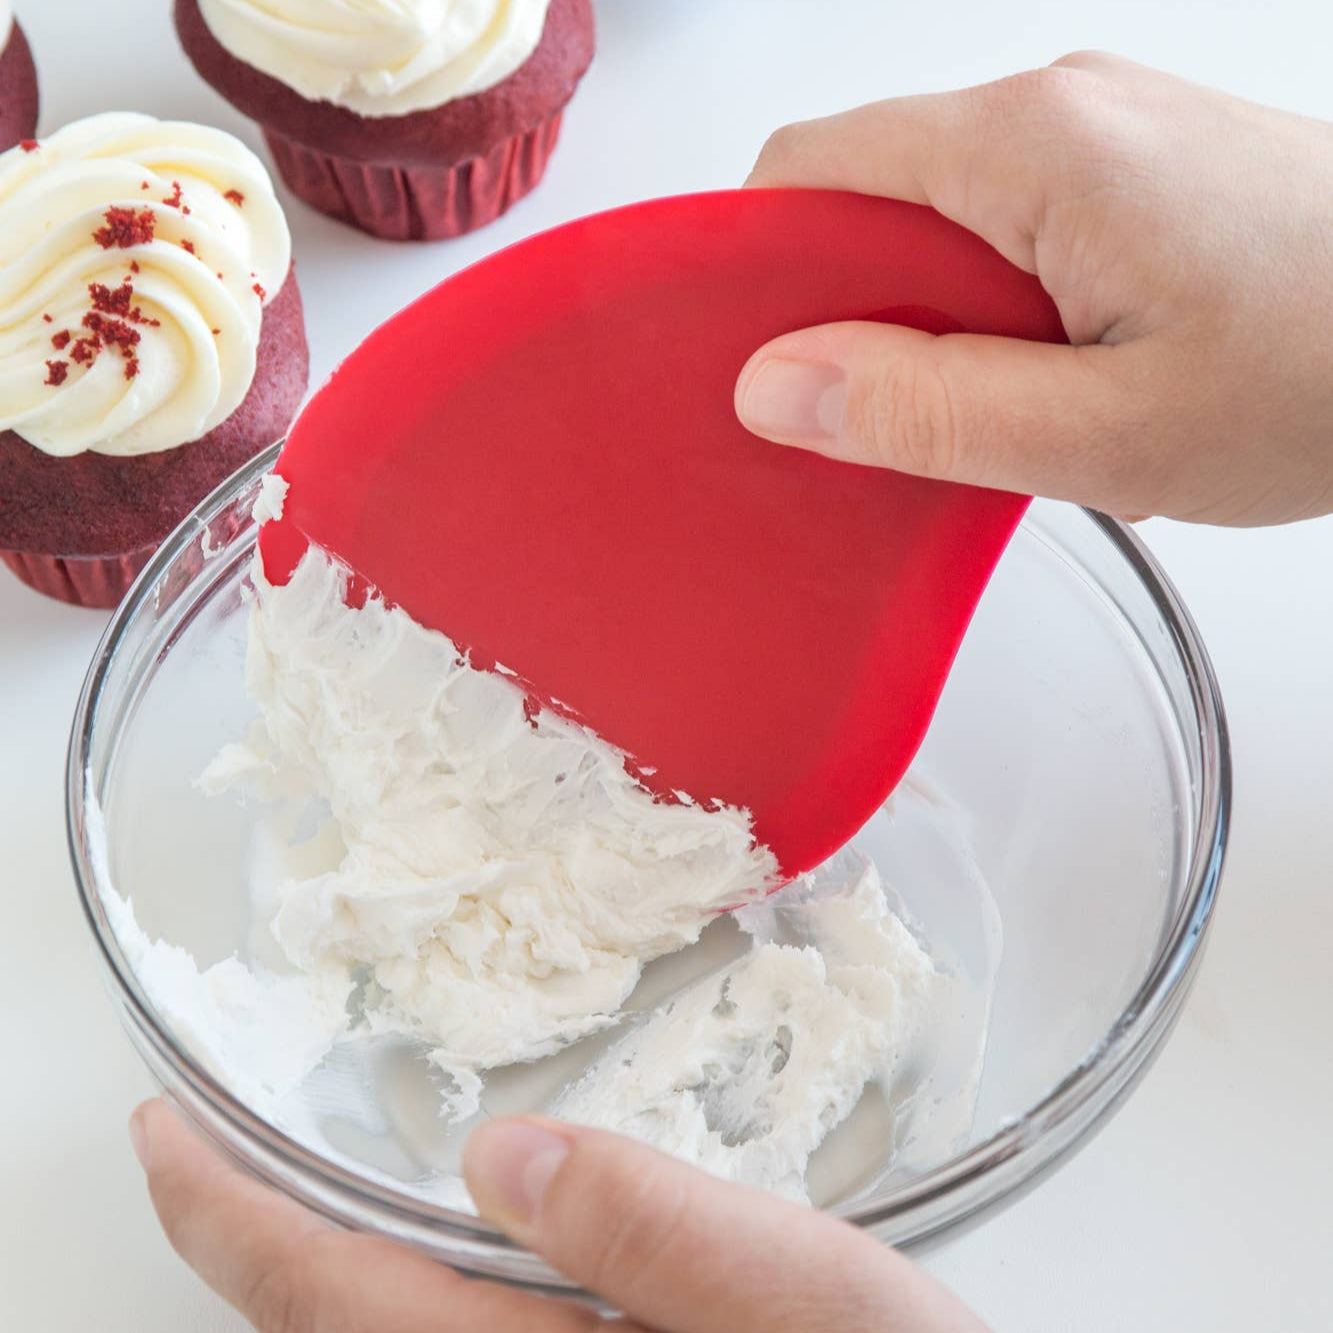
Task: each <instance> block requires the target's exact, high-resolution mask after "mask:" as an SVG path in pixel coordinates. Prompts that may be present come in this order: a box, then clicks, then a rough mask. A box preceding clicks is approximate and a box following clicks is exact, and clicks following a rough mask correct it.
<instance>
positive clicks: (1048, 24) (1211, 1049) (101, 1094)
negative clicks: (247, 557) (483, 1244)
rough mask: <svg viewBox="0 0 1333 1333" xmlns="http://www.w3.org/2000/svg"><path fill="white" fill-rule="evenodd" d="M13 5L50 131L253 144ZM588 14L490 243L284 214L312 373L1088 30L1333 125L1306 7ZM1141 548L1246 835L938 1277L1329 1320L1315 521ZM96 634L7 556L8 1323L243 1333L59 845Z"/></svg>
mask: <svg viewBox="0 0 1333 1333" xmlns="http://www.w3.org/2000/svg"><path fill="white" fill-rule="evenodd" d="M18 9H19V12H20V17H21V18H22V20H23V22H24V24H25V26H26V28H27V30H28V33H29V36H30V38H31V39H32V41H33V45H34V48H35V51H36V54H37V59H38V63H39V65H40V69H41V77H42V97H43V114H42V129H43V131H50V130H52V129H54V128H55V127H57V126H58V125H60V124H62V123H63V122H65V121H66V120H69V119H73V118H75V117H77V116H82V115H86V114H89V113H92V112H96V111H103V110H110V109H124V108H134V109H139V110H144V111H150V112H153V113H155V114H158V115H162V116H178V117H185V118H190V119H197V120H201V121H207V122H212V123H215V124H218V125H222V126H225V127H227V128H230V129H234V130H236V131H237V132H238V133H240V134H241V135H242V136H243V137H244V138H246V139H247V141H249V142H251V143H254V144H256V145H257V144H258V136H257V135H256V134H255V133H254V132H253V130H252V128H251V127H250V125H249V124H248V123H246V122H244V121H242V120H241V119H240V118H239V117H238V116H237V115H235V113H233V112H232V111H231V109H230V108H229V107H227V106H226V105H225V104H223V103H222V102H221V101H220V100H219V99H218V98H216V97H215V96H214V95H213V94H212V92H211V91H210V90H209V89H208V88H206V87H205V86H204V85H203V84H202V83H200V82H199V81H198V79H197V78H196V77H195V76H194V74H193V72H192V71H191V70H190V68H189V67H188V65H187V64H186V62H185V60H184V58H183V57H182V56H181V55H180V54H179V52H178V51H177V49H176V46H175V42H174V38H173V36H172V33H171V29H170V24H169V21H168V19H167V17H166V13H167V11H168V10H169V4H168V3H167V0H129V2H126V0H122V2H121V3H118V4H116V3H110V2H109V0H18ZM598 10H599V17H600V19H601V32H600V51H599V56H598V59H597V62H596V64H595V66H594V68H593V70H592V72H591V73H590V75H589V77H588V78H587V80H586V81H585V83H584V85H583V87H582V89H581V91H580V93H579V96H578V97H577V98H576V99H575V102H574V104H573V107H572V108H571V111H570V113H569V115H568V118H567V121H566V130H565V137H564V140H563V143H562V145H561V147H560V149H559V151H558V152H557V153H556V156H555V158H554V160H553V163H552V166H551V170H550V173H549V175H548V177H547V180H546V183H545V184H544V185H543V186H542V188H541V189H540V191H539V192H538V193H537V194H536V195H535V196H534V197H533V198H532V199H530V200H529V201H527V202H525V203H524V204H522V205H521V206H520V207H519V208H517V209H516V210H514V212H513V213H511V214H510V215H509V216H508V217H506V218H504V219H502V220H501V221H500V222H499V223H498V224H496V225H495V226H493V227H491V228H490V229H489V230H487V231H485V232H484V233H482V234H481V235H478V236H475V237H471V238H468V239H466V240H463V241H458V242H453V243H444V244H442V245H437V246H415V247H413V246H394V245H391V244H384V243H377V242H372V241H370V240H367V239H366V238H363V237H361V236H360V235H359V234H358V233H355V232H353V231H350V230H348V229H345V228H343V227H340V226H338V225H336V224H334V223H331V222H329V221H327V220H325V219H323V218H321V217H318V216H316V215H315V214H313V213H311V212H310V211H308V210H307V209H306V208H304V207H303V206H302V205H300V204H296V203H291V204H290V209H289V216H290V218H291V223H292V229H293V232H294V234H295V245H296V254H297V259H298V265H299V272H300V278H301V283H302V287H303V290H304V293H305V299H306V312H307V321H308V324H309V331H310V344H311V350H312V353H313V372H314V379H315V382H316V383H318V382H319V381H320V380H321V379H322V378H323V377H324V376H325V375H326V374H327V372H328V371H329V370H330V369H331V367H332V366H333V365H334V364H335V362H336V361H337V359H338V358H339V357H340V356H341V355H342V354H344V353H345V352H346V351H348V350H349V349H350V348H351V347H352V346H353V345H354V344H355V343H356V342H357V340H358V339H359V338H360V337H361V336H362V335H363V334H364V333H365V332H366V331H367V330H369V329H370V328H371V327H372V326H373V325H375V324H376V323H378V322H379V321H380V320H382V319H383V318H384V317H385V316H387V315H388V314H390V313H391V312H392V311H394V310H395V309H397V308H398V307H399V306H400V305H402V304H403V303H404V302H405V301H406V300H407V299H409V298H410V297H412V296H414V295H415V294H417V293H418V292H419V291H421V290H422V289H423V288H425V287H427V286H429V285H430V284H432V283H433V282H435V281H436V280H438V279H439V278H440V277H442V276H443V275H445V274H446V273H448V272H450V271H452V270H453V269H455V268H457V267H459V266H461V265H463V264H465V263H467V262H469V261H470V260H472V259H474V258H476V257H477V256H479V255H481V254H484V253H486V252H487V251H489V250H490V249H492V248H494V247H497V246H499V245H501V244H503V243H506V242H509V241H512V240H514V239H517V238H518V237H520V236H523V235H525V234H527V233H529V232H532V231H536V230H540V229H542V228H544V227H547V226H550V225H552V224H554V223H557V222H560V221H563V220H564V219H566V218H569V217H573V216H576V215H578V214H581V213H585V212H589V211H592V210H594V209H598V208H603V207H606V206H609V205H613V204H618V203H622V202H626V201H630V200H633V199H638V198H641V197H646V196H649V195H654V194H666V193H671V192H674V191H681V190H688V189H696V188H708V187H720V186H728V185H732V184H736V183H738V182H739V181H740V180H741V179H742V178H743V176H744V174H745V172H746V170H747V168H748V166H749V164H750V162H751V160H752V158H753V156H754V154H755V152H756V151H757V150H758V148H759V146H760V144H761V143H762V141H763V139H764V136H765V135H766V133H767V132H768V131H769V130H770V129H772V128H773V127H775V126H777V125H778V124H780V123H782V122H784V121H787V120H792V119H797V118H802V117H806V116H810V115H814V114H819V113H824V112H830V111H834V110H837V109H839V108H842V107H844V106H848V105H852V104H854V103H857V102H861V101H868V100H871V99H873V98H876V97H881V96H887V95H892V94H899V93H909V92H918V91H925V90H932V89H943V88H948V87H952V86H957V85H961V84H965V83H971V82H979V81H981V80H984V79H989V78H993V77H997V76H1000V75H1003V74H1006V73H1009V72H1012V71H1014V70H1017V69H1021V68H1024V67H1026V66H1030V65H1034V64H1040V63H1044V62H1046V61H1049V60H1051V59H1053V58H1055V57H1056V56H1058V55H1060V54H1062V53H1064V52H1066V51H1069V50H1074V49H1078V48H1080V47H1089V46H1097V47H1103V48H1107V49H1111V50H1116V51H1120V52H1122V53H1124V54H1127V55H1132V56H1134V57H1136V58H1138V59H1141V60H1144V61H1147V62H1149V63H1153V64H1157V65H1160V66H1163V67H1166V68H1169V69H1173V70H1175V71H1178V72H1180V73H1182V74H1185V75H1188V76H1190V77H1192V78H1195V79H1198V80H1200V81H1204V82H1208V83H1213V84H1217V85H1220V86H1222V87H1225V88H1228V89H1231V90H1233V91H1235V92H1238V93H1241V94H1244V95H1247V96H1250V97H1253V98H1256V99H1259V100H1263V101H1268V102H1272V103H1275V104H1278V105H1281V106H1284V107H1288V108H1291V109H1293V110H1298V111H1303V112H1305V113H1307V114H1311V115H1317V116H1323V117H1325V118H1333V75H1331V74H1330V61H1329V57H1330V54H1333V7H1330V6H1329V5H1327V4H1326V3H1324V2H1323V0H1309V3H1306V4H1302V3H1299V0H1259V2H1253V3H1246V2H1242V0H1194V2H1193V3H1191V2H1190V0H1117V2H1116V3H1097V0H1061V2H1059V3H1054V2H1051V3H1038V2H1036V0H1009V3H1004V2H1003V0H999V2H997V0H935V2H934V3H932V4H921V3H913V0H600V3H599V4H598ZM1329 447H1330V449H1331V450H1333V440H1330V441H1329ZM0 484H3V479H0ZM1144 531H1145V535H1146V537H1147V539H1148V541H1149V542H1150V544H1151V545H1152V546H1153V548H1154V549H1155V550H1156V551H1157V553H1158V554H1159V556H1160V557H1161V559H1162V560H1163V562H1164V563H1165V565H1166V566H1167V568H1168V570H1169V571H1170V573H1171V574H1172V576H1173V577H1174V579H1175V580H1176V582H1177V583H1178V585H1179V586H1180V588H1181V590H1182V591H1183V593H1184V595H1185V598H1186V600H1187V602H1188V603H1189V605H1190V606H1191V608H1192V609H1193V611H1194V613H1195V615H1196V617H1197V619H1198V621H1199V623H1200V626H1201V627H1202V630H1203V634H1204V638H1205V640H1206V642H1207V643H1208V645H1209V646H1210V648H1211V650H1212V653H1213V656H1214V659H1215V661H1216V665H1217V669H1218V673H1219V675H1220V677H1221V681H1222V686H1223V690H1224V693H1225V695H1226V698H1227V702H1228V704H1229V707H1230V713H1231V722H1232V726H1233V734H1234V743H1235V759H1236V768H1237V784H1236V797H1237V800H1236V818H1235V824H1234V839H1233V844H1232V851H1231V857H1230V862H1229V865H1228V870H1227V875H1226V879H1225V883H1224V889H1223V896H1222V903H1221V910H1220V916H1219V919H1218V921H1217V928H1216V933H1215V935H1214V938H1213V941H1212V944H1211V947H1210V950H1209V955H1208V958H1207V962H1206V965H1205V967H1204V969H1203V974H1202V976H1201V978H1200V981H1199V983H1198V986H1197V988H1196V990H1195V993H1194V996H1193V998H1192V1000H1191V1002H1190V1004H1189V1007H1188V1009H1187V1010H1186V1013H1185V1016H1184V1018H1183V1020H1182V1022H1181V1025H1180V1027H1179V1029H1178V1030H1177V1033H1176V1035H1175V1037H1174V1038H1173V1040H1172V1041H1171V1043H1170V1044H1169V1046H1168V1048H1167V1050H1166V1052H1165V1054H1164V1055H1163V1056H1162V1058H1161V1060H1160V1061H1159V1063H1158V1064H1157V1066H1156V1067H1155V1069H1154V1070H1153V1071H1152V1073H1151V1074H1150V1075H1149V1077H1148V1079H1147V1081H1146V1082H1145V1083H1144V1085H1143V1086H1142V1087H1141V1088H1140V1090H1139V1091H1138V1092H1137V1093H1136V1094H1135V1095H1134V1096H1133V1098H1132V1099H1131V1101H1130V1102H1129V1104H1128V1105H1127V1106H1126V1107H1125V1108H1124V1109H1123V1110H1122V1111H1121V1112H1120V1113H1119V1115H1118V1116H1117V1117H1116V1118H1115V1120H1114V1121H1113V1122H1112V1123H1111V1124H1110V1126H1109V1127H1108V1128H1107V1129H1105V1131H1104V1132H1103V1133H1102V1134H1101V1135H1100V1136H1099V1137H1098V1138H1097V1139H1096V1140H1094V1142H1093V1143H1092V1144H1091V1145H1090V1146H1089V1147H1088V1148H1087V1149H1086V1150H1085V1151H1084V1152H1082V1153H1081V1154H1080V1155H1079V1156H1078V1157H1077V1158H1076V1159H1075V1160H1074V1161H1073V1162H1072V1163H1070V1164H1069V1165H1067V1166H1066V1167H1065V1168H1064V1169H1063V1170H1061V1171H1060V1172H1059V1173H1058V1174H1057V1175H1056V1176H1055V1177H1054V1178H1053V1179H1052V1180H1050V1181H1049V1182H1047V1183H1046V1184H1045V1185H1043V1186H1042V1187H1041V1188H1040V1189H1038V1190H1037V1191H1036V1192H1035V1193H1034V1194H1032V1195H1031V1196H1029V1197H1028V1198H1026V1199H1025V1200H1023V1201H1022V1202H1020V1203H1018V1204H1016V1205H1015V1206H1013V1207H1012V1208H1011V1209H1009V1210H1008V1211H1007V1212H1005V1213H1003V1214H1002V1215H1001V1216H999V1217H998V1218H996V1219H994V1220H992V1221H990V1222H988V1223H987V1224H985V1225H984V1226H982V1227H981V1228H979V1229H978V1230H976V1231H973V1232H972V1233H970V1234H968V1235H966V1236H963V1237H959V1238H955V1239H953V1240H951V1241H946V1242H945V1244H944V1245H943V1246H942V1247H940V1248H939V1249H937V1250H936V1251H934V1252H933V1253H932V1254H931V1255H930V1256H929V1257H928V1260H927V1262H928V1263H929V1266H930V1267H931V1268H932V1269H933V1270H934V1271H935V1272H936V1273H938V1274H939V1275H940V1276H941V1277H942V1278H944V1279H945V1280H946V1281H948V1282H949V1283H951V1284H952V1285H953V1286H954V1287H955V1288H956V1289H957V1290H958V1291H959V1292H960V1293H961V1294H962V1295H963V1296H964V1297H965V1298H966V1299H967V1300H969V1301H970V1302H971V1303H972V1304H973V1305H974V1306H975V1307H976V1308H977V1309H978V1310H979V1311H980V1312H981V1313H982V1314H983V1315H984V1316H985V1317H986V1318H987V1319H988V1320H990V1321H991V1323H992V1324H993V1325H994V1326H995V1328H996V1329H997V1330H1011V1331H1013V1333H1018V1331H1019V1330H1022V1333H1039V1331H1043V1333H1044V1331H1045V1330H1064V1329H1077V1330H1079V1331H1080V1333H1101V1331H1102V1330H1105V1331H1106V1333H1111V1331H1112V1330H1115V1331H1116V1333H1120V1330H1130V1329H1132V1330H1136V1331H1147V1330H1156V1329H1163V1330H1168V1329H1169V1330H1208V1331H1209V1333H1222V1331H1226V1330H1237V1331H1242V1330H1243V1331H1244V1333H1253V1331H1257V1330H1269V1329H1271V1330H1280V1333H1306V1331H1307V1330H1308V1331H1309V1333H1315V1331H1316V1330H1326V1329H1328V1328H1330V1327H1333V1296H1330V1292H1329V1285H1328V1284H1329V1277H1328V1274H1329V1271H1330V1270H1329V1254H1330V1250H1331V1249H1333V1246H1330V1241H1333V1224H1331V1223H1330V1220H1329V1218H1330V1198H1331V1197H1333V1128H1331V1126H1333V1058H1331V1057H1330V1049H1331V1043H1333V971H1331V968H1330V964H1331V961H1333V947H1331V946H1333V893H1331V892H1330V887H1331V886H1330V873H1329V867H1330V865H1333V759H1331V758H1330V751H1331V748H1333V692H1331V691H1330V682H1333V520H1326V521H1323V522H1315V523H1309V524H1304V525H1301V526H1299V527H1295V528H1290V529H1287V530H1283V531H1273V532H1233V533H1225V532H1213V531H1202V530H1190V529H1187V528H1183V527H1179V526H1175V525H1171V524H1167V523H1163V522H1153V523H1150V524H1148V525H1146V527H1145V529H1144ZM103 621H104V617H103V616H101V615H99V614H97V613H94V612H86V611H78V610H74V609H71V608H69V607H66V606H63V605H58V604H56V603H54V602H48V601H45V600H43V599H41V598H39V597H37V596H36V595H35V594H32V593H30V592H28V591H27V590H25V589H23V588H22V587H20V586H19V585H18V584H17V583H16V582H15V581H14V580H12V579H9V578H7V577H5V576H4V575H3V572H2V571H0V895H3V897H2V899H0V900H2V901H3V909H4V910H3V918H2V919H0V921H2V924H0V1329H3V1330H5V1333H27V1331H28V1330H40V1331H42V1333H46V1331H48V1330H49V1331H51V1333H66V1331H67V1330H68V1331H69V1333H73V1331H74V1330H85V1329H87V1330H97V1331H98V1333H222V1331H223V1330H230V1331H234V1330H238V1329H240V1328H241V1327H242V1325H241V1323H240V1321H239V1319H237V1318H236V1317H235V1316H234V1315H232V1314H231V1313H230V1312H229V1311H228V1310H226V1309H225V1308H224V1307H223V1306H222V1305H221V1303H220V1302H218V1301H217V1300H215V1299H214V1298H213V1297H212V1296H211V1295H210V1294H209V1293H208V1292H207V1291H206V1290H205V1289H204V1288H203V1287H202V1286H200V1285H199V1284H198V1283H197V1282H196V1281H195V1279H194V1278H193V1277H192V1276H191V1275H190V1274H189V1273H188V1272H187V1271H186V1270H185V1269H184V1267H183V1266H181V1265H180V1264H179V1263H178V1262H177V1261H176V1260H175V1258H174V1256H173V1255H172V1254H171V1252H170V1251H169V1249H168V1247H167V1245H166V1243H165V1242H164V1241H163V1240H162V1239H161V1237H160V1235H159V1234H158V1231H157V1228H156V1226H155V1223H154V1220H153V1217H152V1214H151V1212H150V1209H149V1206H148V1203H147V1199H146V1197H145V1193H144V1190H143V1187H142V1183H141V1180H140V1178H139V1175H138V1171H137V1168H136V1167H135V1164H134V1161H133V1158H132V1156H131V1153H130V1149H129V1145H128V1142H127V1140H126V1137H125V1132H124V1125H125V1119H126V1117H127V1116H128V1114H129V1112H130V1109H131V1108H132V1106H133V1105H134V1103H135V1102H136V1100H137V1099H138V1098H139V1097H140V1096H141V1095H143V1094H144V1093H145V1092H147V1091H148V1088H147V1080H146V1077H145V1076H144V1075H143V1074H142V1073H141V1071H140V1068H139V1066H138V1063H137V1060H136V1058H135V1057H134V1056H133V1054H132V1053H131V1051H130V1048H129V1046H128V1044H127V1043H126V1042H125V1041H124V1039H123V1038H122V1037H121V1035H120V1033H119V1031H118V1029H117V1027H116V1024H115V1021H114V1020H113V1018H112V1015H111V1010H110V1007H109V1004H108V1003H107V1001H106V999H105V997H104V996H103V994H102V991H101V986H100V984H99V982H98V980H97V975H96V970H95V968H94V962H93V951H92V948H91V946H90V943H89V941H88V939H87V938H86V932H85V929H84V925H83V921H82V920H81V918H80V915H79V912H78V910H77V907H76V903H75V896H74V890H73V886H72V883H71V879H70V873H69V869H68V866H67V862H66V856H65V846H64V830H63V822H62V795H61V780H62V763H63V754H64V747H65V735H66V728H67V725H68V720H69V717H70V713H71V710H72V708H73V705H74V700H75V695H76V693H77V690H78V686H79V682H80V680H81V678H82V675H83V671H84V666H85V664H86V662H87V661H88V658H89V656H90V654H91V652H92V649H93V646H94V644H95V642H96V640H97V636H98V634H99V632H100V629H101V627H102V624H103ZM151 833H152V831H151V829H146V830H145V836H151ZM479 1333H484V1331H482V1330H479Z"/></svg>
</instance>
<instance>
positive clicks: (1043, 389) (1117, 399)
mask: <svg viewBox="0 0 1333 1333" xmlns="http://www.w3.org/2000/svg"><path fill="white" fill-rule="evenodd" d="M1143 352H1144V349H1143V346H1142V345H1141V344H1132V343H1125V344H1119V345H1114V346H1104V345H1090V346H1082V347H1068V346H1053V345H1050V344H1047V343H1034V342H1025V341H1022V340H1020V339H1015V338H998V337H986V336H982V335H978V334H966V333H955V334H945V335H943V336H940V337H935V336H932V335H930V334H927V333H922V332H920V331H919V330H916V329H908V328H902V327H899V326H897V325H891V324H869V323H847V324H828V325H824V326H822V327H819V328H812V329H805V330H802V331H801V332H798V333H791V334H787V335H786V336H784V337H781V338H777V339H775V340H774V341H773V342H770V343H768V344H767V345H765V346H764V347H762V348H760V349H759V351H757V352H756V353H755V354H754V355H753V356H752V357H751V358H750V360H749V361H748V362H747V363H746V365H745V368H744V369H743V370H742V371H741V374H740V378H739V380H738V381H737V384H736V413H737V415H738V416H739V417H740V419H741V422H742V423H743V424H744V425H745V426H746V427H747V428H748V429H750V430H751V431H753V432H754V433H755V434H756V435H762V436H764V437H765V438H766V439H770V440H775V441H777V442H778V443H779V444H789V445H795V446H797V447H800V448H804V449H811V450H814V451H815V452H817V453H822V454H827V455H828V456H829V457H832V458H840V459H843V460H845V461H847V462H852V463H868V464H872V465H875V466H879V467H890V468H895V469H897V470H898V471H900V472H910V473H913V474H915V475H917V476H923V477H938V478H943V479H945V480H949V481H960V482H970V483H972V484H974V485H978V486H990V487H994V488H996V489H998V490H1007V491H1019V492H1030V493H1034V494H1040V495H1047V496H1051V497H1053V498H1055V499H1062V500H1076V501H1078V502H1079V503H1081V504H1087V505H1092V506H1093V507H1095V508H1099V509H1104V510H1107V511H1109V512H1111V513H1125V512H1154V513H1156V512H1160V510H1159V506H1160V505H1161V504H1162V495H1163V486H1164V479H1163V478H1162V477H1161V476H1160V475H1158V474H1159V473H1160V470H1161V468H1162V466H1163V465H1164V461H1165V460H1167V459H1168V458H1169V455H1170V451H1169V450H1160V449H1153V448H1151V446H1150V441H1149V427H1150V424H1151V423H1152V422H1153V421H1154V420H1156V419H1159V418H1158V417H1157V415H1156V412H1155V409H1154V407H1153V400H1154V396H1155V394H1156V393H1157V388H1156V383H1155V381H1156V379H1157V372H1156V370H1155V363H1156V362H1157V361H1158V360H1159V357H1158V355H1156V354H1152V355H1148V356H1145V355H1144V354H1143Z"/></svg>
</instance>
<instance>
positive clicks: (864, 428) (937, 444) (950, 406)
mask: <svg viewBox="0 0 1333 1333" xmlns="http://www.w3.org/2000/svg"><path fill="white" fill-rule="evenodd" d="M853 421H854V429H855V430H856V431H857V433H858V435H859V436H860V440H861V443H862V446H863V448H864V449H865V451H866V453H867V454H868V455H869V456H870V457H873V458H875V459H876V460H878V461H880V462H884V463H887V464H889V465H890V466H892V467H895V468H897V469H898V470H899V471H902V472H911V473H914V474H915V475H917V476H922V477H949V476H952V475H953V473H954V471H955V468H956V464H957V454H958V414H957V410H956V405H955V402H954V394H953V390H952V388H951V386H950V383H949V380H948V377H947V376H946V375H945V374H944V373H943V370H942V369H941V367H940V365H939V362H938V361H937V360H936V359H935V358H934V357H932V356H930V355H928V354H925V355H916V356H906V357H902V358H900V359H899V360H898V361H897V362H896V364H894V365H893V367H892V368H891V369H890V370H888V371H887V372H886V373H885V374H884V376H883V378H881V379H880V380H879V382H878V383H877V384H876V385H874V386H873V387H872V390H871V392H870V393H869V394H867V395H866V397H865V399H864V401H863V402H862V404H861V405H860V409H859V410H857V411H854V413H853Z"/></svg>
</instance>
